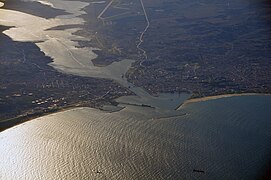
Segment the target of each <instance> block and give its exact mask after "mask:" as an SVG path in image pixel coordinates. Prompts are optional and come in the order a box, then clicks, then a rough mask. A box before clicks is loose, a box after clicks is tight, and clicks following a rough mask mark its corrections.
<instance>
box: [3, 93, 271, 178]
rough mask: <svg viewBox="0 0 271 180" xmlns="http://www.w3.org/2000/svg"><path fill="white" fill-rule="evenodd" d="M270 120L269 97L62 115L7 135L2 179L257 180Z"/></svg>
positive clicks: (266, 153)
mask: <svg viewBox="0 0 271 180" xmlns="http://www.w3.org/2000/svg"><path fill="white" fill-rule="evenodd" d="M270 117H271V97H270V96H240V97H230V98H222V99H216V100H210V101H205V102H198V103H192V104H187V105H186V106H184V107H183V108H181V110H179V111H172V112H170V111H166V110H161V111H160V110H159V109H156V110H154V109H153V108H147V107H136V106H127V107H125V108H124V109H122V110H121V111H118V112H112V113H109V112H104V111H100V110H96V109H91V108H77V109H73V110H69V111H65V112H59V113H56V114H51V115H48V116H45V117H41V118H37V119H34V120H32V121H29V122H26V123H24V124H21V125H18V126H15V127H13V128H10V129H8V130H6V131H3V132H1V133H0V152H1V153H0V159H1V161H0V179H4V180H6V179H8V180H9V179H12V180H17V179H18V180H19V179H44V180H49V179H255V178H258V177H260V176H261V175H262V173H263V171H264V169H265V167H266V165H267V163H268V162H269V160H271V158H270V153H271V122H270V121H271V119H270ZM194 169H197V170H202V171H204V173H199V172H193V170H194Z"/></svg>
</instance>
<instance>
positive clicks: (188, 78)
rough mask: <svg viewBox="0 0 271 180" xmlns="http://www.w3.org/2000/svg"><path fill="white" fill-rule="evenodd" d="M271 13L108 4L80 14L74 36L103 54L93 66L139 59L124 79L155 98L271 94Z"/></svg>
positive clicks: (122, 0)
mask: <svg viewBox="0 0 271 180" xmlns="http://www.w3.org/2000/svg"><path fill="white" fill-rule="evenodd" d="M270 9H271V4H270V3H269V2H268V1H265V0H262V1H242V0H237V1H222V0H221V1H215V2H214V1H208V2H204V3H203V2H198V1H186V0H185V1H181V2H180V1H178V0H167V1H166V0H158V1H155V2H154V1H141V0H137V1H131V0H108V1H105V2H104V3H91V4H90V5H89V6H87V7H86V8H85V9H84V10H85V11H86V12H87V14H85V15H82V17H83V18H84V19H85V20H86V23H85V24H84V28H83V30H81V31H78V32H77V33H76V34H78V35H80V36H84V37H88V38H89V37H91V39H92V40H91V41H81V42H80V44H81V46H82V47H85V46H89V47H98V48H99V49H100V50H97V51H96V53H97V55H98V57H97V58H96V59H94V60H93V63H94V64H96V65H97V66H106V65H108V64H110V63H112V62H114V61H119V60H121V59H123V58H130V59H134V60H136V62H135V63H134V64H133V67H132V68H130V70H129V71H128V73H127V74H126V77H127V78H128V81H130V82H131V83H133V84H134V85H136V86H139V87H143V88H144V89H145V90H147V91H148V92H149V93H150V94H152V95H155V94H158V93H161V92H182V91H188V92H191V93H192V94H193V95H192V98H198V97H205V96H213V95H221V94H232V93H270V92H271V78H270V77H271V60H270V59H271V53H270V52H271V46H270V32H271V28H270V26H269V24H270V14H269V12H270Z"/></svg>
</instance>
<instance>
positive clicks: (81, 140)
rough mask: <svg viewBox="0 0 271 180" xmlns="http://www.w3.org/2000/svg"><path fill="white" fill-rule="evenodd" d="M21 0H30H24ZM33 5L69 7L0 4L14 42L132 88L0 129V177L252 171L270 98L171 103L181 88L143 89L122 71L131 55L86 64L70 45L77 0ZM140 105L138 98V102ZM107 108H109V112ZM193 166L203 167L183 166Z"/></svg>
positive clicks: (62, 67) (244, 174) (64, 67)
mask: <svg viewBox="0 0 271 180" xmlns="http://www.w3.org/2000/svg"><path fill="white" fill-rule="evenodd" d="M25 1H30V0H25ZM41 3H42V4H44V5H46V6H50V7H51V8H57V9H61V10H64V11H66V12H67V13H69V14H65V15H60V16H57V17H56V18H51V19H45V18H42V17H38V16H34V15H30V14H26V13H23V12H19V11H14V10H7V9H3V8H1V9H0V24H1V25H5V26H13V27H12V28H10V29H9V30H6V31H4V33H5V34H6V35H8V36H9V37H11V38H12V39H13V40H15V41H30V42H34V43H35V44H36V45H37V46H38V47H39V48H40V50H41V51H43V52H44V53H45V54H46V55H47V56H49V57H51V58H53V62H52V63H51V64H50V65H51V66H52V67H54V68H55V69H56V70H58V71H61V72H63V73H69V74H74V75H80V76H87V77H98V78H110V79H113V80H115V81H116V82H118V83H120V84H121V85H123V86H125V87H130V90H131V91H133V92H134V93H135V94H136V96H129V97H121V98H119V99H117V101H118V102H119V103H120V105H119V107H117V108H113V107H105V108H104V110H105V111H101V110H97V109H91V108H77V109H73V110H69V111H65V112H60V113H56V114H51V115H48V116H44V117H40V118H37V119H34V120H32V121H29V122H26V123H24V124H21V125H18V126H15V127H13V128H10V129H8V130H6V131H3V132H1V133H0V152H1V153H0V159H1V161H0V179H46V180H47V179H254V178H255V177H257V176H259V175H260V173H261V172H262V171H263V169H264V167H265V165H266V163H267V162H268V161H269V160H270V159H269V157H270V156H269V155H270V154H269V153H270V150H271V149H270V147H271V131H270V129H271V123H270V122H269V121H270V117H271V111H270V107H271V97H270V96H256V95H253V96H240V97H229V98H222V99H214V100H209V101H205V102H196V103H191V104H187V105H186V106H184V107H182V108H180V109H179V110H174V109H176V108H177V107H178V106H179V104H180V103H182V102H183V101H184V100H185V99H187V98H188V97H189V95H188V94H176V93H175V94H160V95H158V96H157V97H153V96H151V95H150V94H148V93H147V92H146V91H144V89H142V88H140V87H135V86H133V85H132V84H130V83H129V82H127V80H126V78H125V77H124V78H122V75H123V74H125V72H126V71H127V70H128V69H129V67H130V66H131V64H132V63H133V62H134V60H128V59H126V60H123V61H120V62H114V63H112V64H111V65H109V66H106V67H96V66H94V65H93V64H92V62H91V59H93V58H95V57H96V55H95V54H94V53H93V52H92V50H93V49H91V48H78V43H77V40H86V39H85V38H84V39H82V37H80V36H77V35H74V34H73V33H74V32H76V31H77V30H79V29H80V28H70V29H64V30H52V29H51V28H53V27H57V26H61V25H81V24H83V23H84V20H83V19H82V18H80V15H82V14H84V13H85V12H84V11H83V8H84V7H86V6H87V5H88V3H85V2H80V1H63V0H48V1H42V2H41ZM142 105H143V106H142ZM110 112H111V113H110ZM193 169H198V170H203V171H204V173H197V172H193Z"/></svg>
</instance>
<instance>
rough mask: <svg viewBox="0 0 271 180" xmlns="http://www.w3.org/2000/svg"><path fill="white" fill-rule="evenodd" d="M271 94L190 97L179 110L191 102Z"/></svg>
mask: <svg viewBox="0 0 271 180" xmlns="http://www.w3.org/2000/svg"><path fill="white" fill-rule="evenodd" d="M260 95H261V96H271V94H261V93H241V94H222V95H217V96H206V97H201V98H193V99H188V100H186V101H185V102H184V103H182V104H181V105H180V106H179V107H178V108H177V110H180V109H181V108H182V107H184V106H185V105H187V104H190V103H196V102H202V101H209V100H214V99H221V98H228V97H235V96H260Z"/></svg>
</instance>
